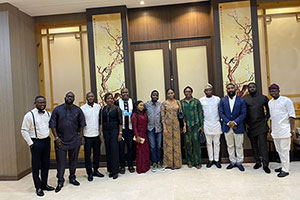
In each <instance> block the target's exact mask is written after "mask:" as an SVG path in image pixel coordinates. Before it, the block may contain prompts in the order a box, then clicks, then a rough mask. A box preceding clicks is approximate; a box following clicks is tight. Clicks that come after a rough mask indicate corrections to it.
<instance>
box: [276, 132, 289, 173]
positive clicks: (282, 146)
mask: <svg viewBox="0 0 300 200" xmlns="http://www.w3.org/2000/svg"><path fill="white" fill-rule="evenodd" d="M274 144H275V148H276V151H277V152H278V154H279V158H280V162H281V168H282V171H284V172H289V170H290V149H291V138H289V137H288V138H274Z"/></svg>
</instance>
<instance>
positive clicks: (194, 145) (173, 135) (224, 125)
mask: <svg viewBox="0 0 300 200" xmlns="http://www.w3.org/2000/svg"><path fill="white" fill-rule="evenodd" d="M226 90H227V95H226V96H225V97H224V98H222V99H221V98H220V97H218V96H215V95H213V86H212V85H211V84H207V85H206V86H205V89H204V93H205V96H204V97H202V98H200V99H196V98H194V97H193V89H192V88H191V87H189V86H187V87H186V88H184V91H183V92H184V95H185V98H184V99H182V100H180V101H179V100H177V99H176V98H175V91H174V90H173V89H168V90H167V91H166V96H167V98H166V100H165V101H163V102H159V101H158V100H159V92H158V91H157V90H153V91H152V92H151V95H150V96H151V100H150V101H147V102H145V103H144V102H143V101H134V100H133V99H131V98H130V97H129V91H128V89H127V88H123V89H122V90H121V97H120V98H119V99H115V98H114V96H113V94H112V93H107V94H105V96H104V101H105V106H103V107H101V106H100V105H99V104H97V103H96V102H95V95H94V94H93V93H92V92H89V93H87V95H86V100H87V103H86V104H85V105H83V106H81V107H78V106H76V105H74V104H73V102H74V100H75V95H74V94H73V93H72V92H68V93H67V94H66V96H65V103H64V104H61V105H59V106H57V107H56V108H55V109H54V110H53V112H52V114H51V113H50V112H48V111H46V110H45V108H46V99H45V98H44V97H43V96H37V97H36V98H35V106H36V108H34V109H33V110H31V111H29V112H28V113H27V114H26V115H25V117H24V120H23V124H22V128H21V133H22V135H23V137H24V139H25V140H26V142H27V143H28V145H29V146H30V150H31V154H32V176H33V181H34V185H35V188H36V194H37V195H38V196H43V195H44V192H43V190H47V191H51V190H55V192H59V191H60V190H61V189H62V187H63V185H64V181H65V180H64V172H65V167H66V160H67V154H68V158H69V172H70V174H69V182H70V183H71V184H73V185H75V186H79V185H80V183H79V182H78V181H77V180H76V175H75V172H76V164H77V159H78V154H79V150H80V146H81V145H82V144H83V145H84V158H85V168H86V173H87V177H88V181H93V177H95V176H96V177H104V175H103V174H101V173H100V172H99V171H98V168H99V158H100V144H101V143H105V150H106V163H107V172H108V173H109V177H110V178H113V179H116V178H118V174H119V173H120V174H124V173H125V172H126V170H125V166H126V160H127V166H128V171H129V172H130V173H134V172H135V168H134V166H133V161H134V159H135V158H136V171H137V173H145V172H147V171H148V170H150V168H151V170H152V171H153V172H155V171H156V170H159V169H161V170H164V169H165V168H170V169H178V168H181V166H182V155H181V137H183V138H184V149H185V151H184V152H185V159H186V163H187V166H188V167H189V168H192V167H196V168H197V169H200V168H201V166H202V159H201V141H202V140H203V138H205V141H206V146H207V152H208V159H209V161H208V162H207V164H206V167H207V168H210V167H212V165H216V167H217V168H221V167H222V166H221V163H220V161H219V157H220V155H219V152H220V135H221V134H222V133H224V135H225V140H226V144H227V151H228V154H229V160H230V164H229V165H228V166H227V169H228V170H229V169H232V168H234V167H237V168H238V169H239V170H240V171H244V170H245V169H244V167H243V165H242V163H243V159H244V153H243V141H244V133H247V135H248V137H249V138H250V141H251V146H252V150H253V155H254V158H255V161H256V164H255V165H254V169H258V168H260V167H262V166H263V170H264V171H265V172H266V173H271V170H270V169H269V166H268V165H269V158H268V150H267V135H268V132H269V127H268V120H269V118H270V119H271V135H272V137H273V139H274V144H275V148H276V151H277V152H278V154H279V157H280V160H281V167H280V168H278V169H275V172H278V177H285V176H287V175H289V151H290V144H291V139H290V137H291V135H292V136H293V137H296V136H295V132H294V128H295V111H294V107H293V103H292V101H291V100H290V99H289V98H287V97H283V96H280V89H279V86H278V85H276V84H273V85H271V86H270V87H269V92H270V95H271V96H272V100H270V101H269V100H268V98H267V97H266V96H264V95H262V94H259V93H258V92H257V86H256V84H255V83H250V84H248V92H249V94H248V95H246V96H244V97H243V98H241V97H239V96H237V95H236V91H237V88H236V85H234V84H233V83H229V84H227V85H226ZM49 128H51V130H52V133H53V135H54V138H55V140H54V144H55V153H56V164H57V176H56V177H57V179H58V184H57V186H56V188H54V187H52V186H49V185H48V184H47V179H48V171H49V163H50V137H49V134H50V131H49ZM125 147H127V148H126V149H127V153H125V152H126V151H125ZM92 152H93V162H92V161H91V153H92ZM40 170H41V176H40V173H39V171H40Z"/></svg>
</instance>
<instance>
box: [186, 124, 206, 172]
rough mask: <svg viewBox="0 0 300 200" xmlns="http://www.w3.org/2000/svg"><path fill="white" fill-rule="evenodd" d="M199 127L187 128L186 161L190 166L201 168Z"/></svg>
mask: <svg viewBox="0 0 300 200" xmlns="http://www.w3.org/2000/svg"><path fill="white" fill-rule="evenodd" d="M199 127H200V126H199V125H198V124H196V125H194V126H192V127H189V126H187V129H186V133H184V134H183V135H184V142H185V159H186V163H187V165H189V166H195V167H197V166H201V164H202V160H201V147H200V133H199Z"/></svg>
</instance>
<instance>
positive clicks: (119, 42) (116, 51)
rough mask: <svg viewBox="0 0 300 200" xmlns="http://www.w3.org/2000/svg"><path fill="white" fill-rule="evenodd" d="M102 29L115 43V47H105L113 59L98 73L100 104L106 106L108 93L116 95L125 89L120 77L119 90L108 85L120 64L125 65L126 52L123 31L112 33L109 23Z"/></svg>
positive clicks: (98, 69)
mask: <svg viewBox="0 0 300 200" xmlns="http://www.w3.org/2000/svg"><path fill="white" fill-rule="evenodd" d="M100 28H101V29H103V30H105V33H106V34H107V35H108V36H109V38H110V40H111V41H112V42H113V45H109V46H105V47H103V48H104V49H106V50H107V51H108V56H109V57H110V58H111V59H110V61H109V63H108V64H107V65H106V66H97V73H98V74H99V75H100V78H101V81H100V86H101V88H100V89H99V90H98V91H99V94H98V96H99V97H100V99H99V103H101V104H102V105H103V104H104V95H105V94H106V93H107V92H111V93H113V94H114V93H116V92H120V90H121V89H122V88H124V87H125V82H124V81H122V79H121V78H120V77H114V78H118V80H120V83H119V84H118V87H117V88H110V87H109V85H108V81H109V79H110V78H111V77H112V73H113V70H114V69H115V68H116V67H118V66H119V65H120V64H122V63H124V50H123V38H122V34H121V31H120V30H119V29H115V34H114V33H113V32H112V31H111V29H110V26H109V23H108V22H106V23H105V26H100Z"/></svg>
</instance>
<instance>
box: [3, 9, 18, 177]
mask: <svg viewBox="0 0 300 200" xmlns="http://www.w3.org/2000/svg"><path fill="white" fill-rule="evenodd" d="M0 44H1V45H0V94H1V98H0V99H1V103H0V115H1V120H0V126H1V130H0V137H1V139H0V177H1V176H4V175H6V176H12V175H14V174H16V173H17V165H16V163H15V161H16V149H15V148H14V147H15V140H14V134H12V133H14V114H13V112H14V108H13V104H12V103H11V102H12V99H13V90H12V80H11V69H10V44H9V23H8V12H7V11H3V12H0Z"/></svg>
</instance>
